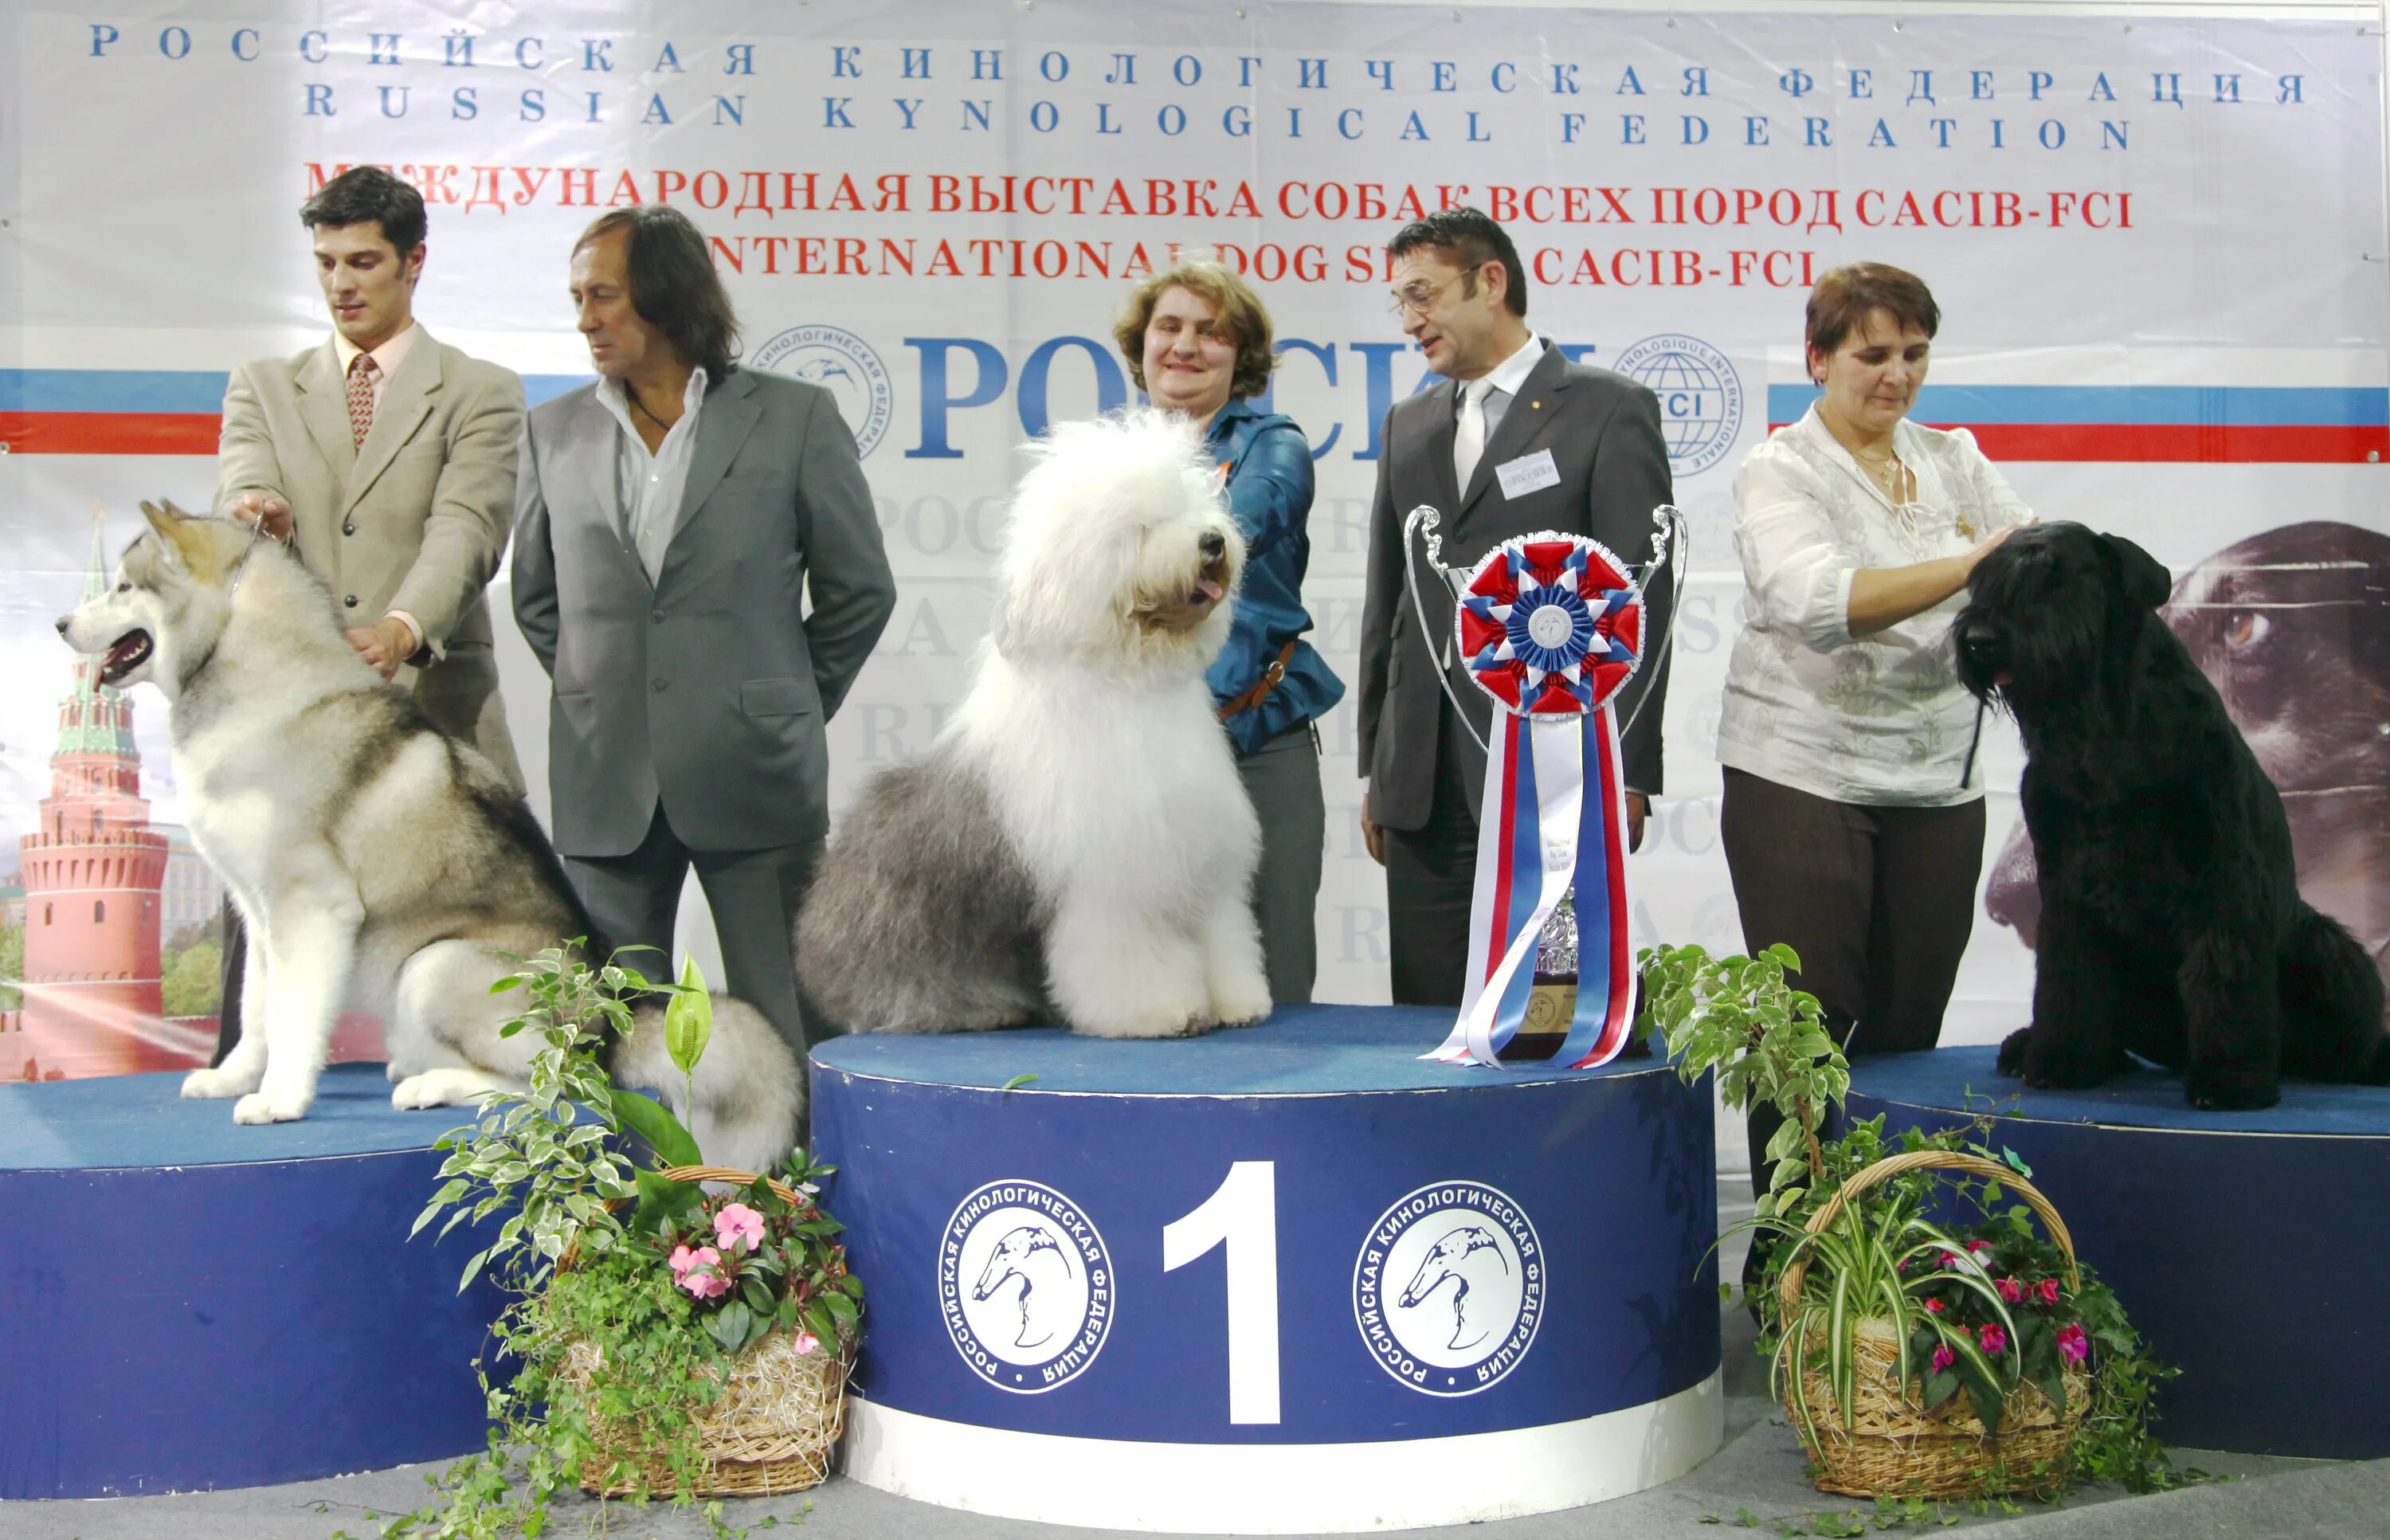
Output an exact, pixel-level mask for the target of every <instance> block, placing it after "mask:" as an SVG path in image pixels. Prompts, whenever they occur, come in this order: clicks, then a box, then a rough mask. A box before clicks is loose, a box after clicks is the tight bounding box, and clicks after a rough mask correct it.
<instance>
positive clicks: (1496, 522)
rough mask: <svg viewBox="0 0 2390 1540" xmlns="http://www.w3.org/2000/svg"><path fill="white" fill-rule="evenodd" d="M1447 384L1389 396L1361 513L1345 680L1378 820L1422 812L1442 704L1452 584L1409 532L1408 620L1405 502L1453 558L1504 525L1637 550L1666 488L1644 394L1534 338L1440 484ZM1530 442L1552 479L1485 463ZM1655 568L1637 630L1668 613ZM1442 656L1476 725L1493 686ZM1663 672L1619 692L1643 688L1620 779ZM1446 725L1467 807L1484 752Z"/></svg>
mask: <svg viewBox="0 0 2390 1540" xmlns="http://www.w3.org/2000/svg"><path fill="white" fill-rule="evenodd" d="M1457 394H1458V388H1457V387H1456V386H1455V385H1454V384H1453V383H1452V381H1450V380H1445V381H1443V382H1442V383H1440V384H1438V385H1436V386H1435V387H1434V388H1433V389H1432V390H1427V391H1420V393H1419V394H1417V395H1415V396H1411V397H1409V398H1407V399H1406V400H1403V401H1398V402H1396V403H1394V407H1393V409H1392V410H1390V411H1389V412H1388V413H1387V414H1386V423H1385V430H1384V432H1383V433H1382V434H1381V437H1380V440H1379V442H1380V443H1381V444H1382V445H1383V446H1384V449H1383V457H1382V458H1381V459H1380V460H1379V462H1378V495H1377V505H1376V507H1375V508H1374V509H1373V510H1372V511H1371V514H1370V518H1369V576H1368V598H1367V600H1366V602H1365V603H1364V606H1363V608H1362V611H1361V683H1360V688H1359V691H1358V696H1359V703H1360V708H1361V774H1363V775H1364V776H1368V777H1369V804H1370V814H1371V815H1372V817H1373V818H1374V819H1375V820H1376V821H1377V822H1378V823H1379V824H1381V825H1383V826H1384V827H1385V828H1401V829H1414V828H1422V827H1424V826H1425V825H1426V823H1427V819H1428V810H1429V806H1430V804H1431V803H1432V802H1433V801H1434V797H1435V756H1436V740H1437V737H1438V733H1439V728H1440V724H1441V722H1442V719H1443V715H1444V713H1445V712H1446V710H1448V708H1446V706H1445V704H1444V696H1443V692H1442V691H1441V690H1440V689H1438V688H1437V687H1436V669H1437V667H1438V660H1440V659H1441V658H1442V657H1443V656H1444V654H1445V650H1446V642H1447V640H1448V639H1449V637H1450V635H1451V633H1452V599H1451V597H1450V593H1451V591H1450V590H1449V589H1448V588H1446V586H1445V584H1444V582H1443V580H1442V579H1441V578H1438V577H1437V576H1435V575H1434V573H1433V571H1431V570H1430V569H1429V567H1428V564H1427V553H1426V550H1425V543H1424V542H1423V541H1420V542H1414V543H1413V549H1412V552H1411V559H1412V560H1413V561H1414V562H1416V563H1417V565H1418V569H1419V589H1420V602H1421V604H1422V605H1423V606H1424V607H1425V608H1426V610H1427V617H1428V627H1429V629H1428V633H1427V635H1425V636H1421V635H1420V628H1419V622H1418V621H1417V620H1416V619H1415V618H1414V616H1413V613H1412V610H1411V601H1410V596H1409V594H1408V592H1407V590H1406V589H1405V587H1404V584H1403V565H1402V563H1403V554H1402V553H1403V522H1404V520H1406V519H1407V518H1408V517H1409V516H1410V511H1411V509H1412V508H1414V507H1418V506H1419V505H1420V504H1421V503H1425V504H1427V505H1429V506H1430V507H1433V508H1435V509H1436V510H1438V511H1439V512H1440V513H1442V514H1443V516H1444V518H1443V520H1442V523H1441V526H1440V527H1441V530H1442V533H1443V535H1444V559H1445V562H1446V565H1447V566H1451V567H1455V568H1458V567H1465V566H1469V565H1471V564H1473V563H1474V562H1476V561H1477V560H1478V559H1479V558H1482V557H1483V556H1484V554H1485V553H1486V552H1487V551H1489V550H1491V549H1492V548H1493V547H1494V546H1495V545H1498V544H1500V543H1501V542H1502V541H1504V540H1508V539H1510V537H1512V536H1513V535H1522V534H1533V533H1536V532H1537V531H1539V530H1557V531H1559V532H1561V533H1565V534H1585V535H1590V536H1592V537H1593V538H1594V539H1596V540H1599V541H1600V542H1601V543H1602V544H1603V545H1608V546H1609V547H1610V548H1611V549H1612V550H1613V551H1615V552H1616V553H1617V554H1618V556H1619V557H1620V558H1621V559H1623V560H1625V561H1627V562H1629V563H1634V564H1638V565H1639V564H1641V563H1643V562H1646V561H1649V560H1650V559H1651V510H1652V509H1653V508H1654V507H1658V506H1659V505H1661V504H1663V503H1666V502H1671V501H1673V500H1674V497H1675V494H1674V491H1673V482H1672V481H1671V480H1670V478H1669V474H1668V446H1667V442H1666V441H1665V440H1664V438H1663V437H1662V436H1661V432H1660V403H1659V398H1658V397H1656V396H1654V395H1653V394H1652V393H1651V391H1649V390H1646V389H1645V388H1644V387H1642V386H1640V385H1638V384H1637V383H1635V381H1633V380H1631V379H1627V378H1626V377H1625V376H1624V375H1618V374H1613V373H1612V372H1611V371H1609V370H1608V369H1597V368H1594V367H1591V366H1588V365H1583V364H1572V363H1570V362H1569V361H1568V355H1567V354H1565V353H1561V351H1560V350H1559V349H1558V348H1548V349H1547V350H1546V351H1545V353H1544V356H1543V359H1542V360H1541V362H1539V363H1537V364H1536V367H1535V369H1534V371H1533V372H1532V373H1530V374H1529V375H1528V376H1527V379H1526V381H1525V383H1524V384H1523V386H1522V387H1521V389H1520V391H1519V393H1518V395H1517V396H1516V397H1515V398H1514V399H1513V400H1512V401H1511V403H1510V408H1509V410H1508V411H1507V412H1506V413H1505V415H1504V416H1503V418H1502V421H1501V425H1500V426H1499V427H1497V429H1496V430H1494V434H1493V436H1492V438H1490V439H1489V440H1488V441H1487V442H1486V444H1485V453H1484V456H1481V457H1480V458H1479V460H1478V462H1477V469H1476V471H1475V473H1474V474H1473V475H1471V477H1470V479H1469V485H1468V487H1467V488H1466V489H1465V491H1464V490H1463V489H1461V488H1458V487H1456V486H1455V485H1454V484H1453V472H1452V436H1453V429H1454V425H1455V410H1456V406H1457ZM1543 449H1548V450H1550V451H1551V452H1552V460H1553V463H1554V465H1555V467H1556V468H1558V469H1559V471H1560V474H1561V479H1560V481H1559V484H1557V485H1555V486H1548V487H1545V488H1542V489H1541V490H1539V491H1536V492H1530V493H1525V494H1522V495H1521V496H1519V497H1516V498H1510V497H1505V496H1504V495H1503V494H1502V489H1501V487H1500V485H1499V484H1498V482H1497V478H1496V475H1495V471H1496V468H1497V467H1499V466H1501V465H1504V464H1506V463H1507V462H1509V461H1511V460H1515V459H1518V458H1519V457H1521V456H1525V455H1532V454H1535V453H1536V451H1538V450H1543ZM1665 576H1666V574H1665V571H1663V572H1662V573H1661V574H1659V578H1660V579H1661V581H1652V580H1651V579H1649V578H1647V580H1646V581H1647V584H1648V586H1647V588H1646V592H1645V606H1646V609H1645V614H1644V619H1645V623H1646V634H1647V635H1649V636H1651V637H1652V638H1653V639H1654V642H1655V643H1656V640H1657V638H1659V637H1660V636H1663V635H1666V632H1667V626H1668V621H1669V614H1668V594H1667V588H1666V582H1665ZM1457 663H1458V660H1457V659H1456V666H1455V667H1454V668H1453V669H1452V671H1451V678H1452V682H1453V688H1454V690H1455V691H1456V692H1457V693H1458V695H1459V697H1460V699H1461V700H1462V701H1463V702H1465V703H1466V706H1467V710H1468V713H1469V720H1470V722H1471V724H1473V725H1475V727H1476V729H1477V732H1478V735H1479V736H1480V737H1484V736H1485V734H1486V732H1487V730H1488V726H1489V724H1490V723H1491V722H1492V719H1493V714H1494V710H1493V702H1492V701H1491V700H1489V699H1486V697H1485V694H1484V691H1482V690H1480V689H1479V688H1478V687H1476V686H1475V685H1474V684H1472V683H1471V682H1470V680H1469V678H1468V675H1467V674H1466V672H1465V671H1463V670H1462V669H1460V668H1459V667H1458V666H1457ZM1667 688H1668V681H1667V670H1666V668H1665V667H1661V668H1658V669H1651V668H1646V669H1643V670H1642V671H1640V672H1638V674H1636V676H1635V679H1634V681H1633V683H1631V684H1629V685H1628V686H1627V687H1626V689H1625V691H1624V692H1623V693H1622V694H1621V696H1620V698H1619V700H1618V707H1617V709H1618V720H1619V721H1620V723H1622V724H1624V723H1625V721H1626V719H1627V718H1628V717H1629V716H1630V715H1633V714H1634V712H1635V711H1636V707H1637V704H1638V702H1639V701H1641V700H1642V699H1643V698H1644V697H1645V695H1647V694H1649V695H1650V696H1651V706H1650V708H1649V709H1648V710H1645V711H1644V712H1643V713H1642V715H1641V717H1640V718H1639V719H1638V721H1637V722H1636V724H1635V728H1634V730H1633V731H1632V732H1630V733H1628V734H1627V735H1626V738H1625V744H1624V746H1623V747H1624V753H1625V775H1626V785H1627V786H1628V788H1629V789H1633V790H1637V791H1641V792H1645V793H1657V792H1658V791H1659V790H1660V789H1661V788H1660V778H1661V777H1660V769H1661V766H1660V717H1661V712H1662V709H1663V702H1664V699H1665V697H1666V694H1667ZM1456 737H1458V735H1456ZM1460 741H1461V743H1462V746H1463V747H1464V748H1465V749H1466V750H1467V751H1468V762H1467V764H1464V765H1463V766H1462V770H1461V779H1462V780H1463V782H1464V783H1465V784H1466V785H1467V787H1468V789H1469V813H1470V816H1471V818H1475V817H1476V816H1477V815H1478V805H1477V804H1478V802H1479V799H1480V797H1481V795H1482V792H1483V788H1484V781H1485V757H1484V754H1483V753H1481V752H1479V751H1478V750H1477V749H1476V747H1475V746H1474V745H1473V744H1469V743H1468V742H1467V741H1466V739H1465V738H1462V739H1460Z"/></svg>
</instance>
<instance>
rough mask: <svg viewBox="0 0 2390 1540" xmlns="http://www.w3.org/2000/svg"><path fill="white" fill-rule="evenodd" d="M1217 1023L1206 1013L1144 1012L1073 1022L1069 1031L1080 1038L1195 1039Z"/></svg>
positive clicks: (1075, 1020) (1183, 1011) (1179, 1011)
mask: <svg viewBox="0 0 2390 1540" xmlns="http://www.w3.org/2000/svg"><path fill="white" fill-rule="evenodd" d="M1218 1024H1219V1023H1218V1022H1216V1021H1214V1020H1213V1018H1212V1014H1211V1012H1209V1011H1203V1010H1194V1011H1187V1010H1174V1011H1166V1012H1161V1011H1144V1012H1140V1013H1138V1014H1137V1015H1135V1016H1111V1017H1105V1018H1102V1019H1100V1020H1079V1019H1073V1020H1072V1022H1071V1030H1072V1031H1073V1032H1074V1033H1078V1034H1079V1035H1080V1036H1082V1037H1126V1038H1139V1039H1142V1038H1157V1037H1198V1036H1201V1035H1202V1034H1203V1033H1207V1032H1209V1031H1211V1030H1212V1029H1213V1028H1214V1026H1217V1025H1218Z"/></svg>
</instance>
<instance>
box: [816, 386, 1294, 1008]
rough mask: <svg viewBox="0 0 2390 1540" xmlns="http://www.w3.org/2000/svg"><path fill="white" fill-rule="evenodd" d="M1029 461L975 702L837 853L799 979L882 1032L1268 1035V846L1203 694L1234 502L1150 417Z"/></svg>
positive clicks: (1165, 420) (1189, 435) (856, 818)
mask: <svg viewBox="0 0 2390 1540" xmlns="http://www.w3.org/2000/svg"><path fill="white" fill-rule="evenodd" d="M1033 448H1034V464H1033V465H1032V467H1031V468H1030V470H1029V471H1028V473H1027V475H1026V476H1025V477H1024V478H1023V479H1022V482H1021V486H1020V489H1019V492H1018V494H1017V495H1016V497H1015V499H1014V502H1013V505H1012V517H1011V525H1010V531H1009V540H1008V544H1007V545H1006V548H1005V551H1004V555H1003V558H1002V559H1001V561H1000V563H999V565H998V575H999V580H1000V584H1001V597H1000V603H999V607H998V611H997V616H996V625H995V628H994V633H993V635H991V637H990V638H989V641H988V643H987V644H986V645H985V646H984V647H983V648H982V649H981V652H980V655H979V658H978V660H977V664H976V673H975V674H974V677H973V679H972V682H971V686H970V692H969V694H968V695H966V696H965V698H964V699H963V701H962V702H961V704H960V706H959V707H958V708H957V712H956V713H955V715H954V717H953V719H952V721H951V722H950V723H949V725H948V726H947V728H946V730H945V732H944V734H943V735H942V736H941V737H940V738H939V740H938V741H937V743H936V744H935V745H934V746H932V749H931V751H929V753H928V754H926V755H925V756H924V757H923V758H921V759H920V760H919V761H916V762H914V763H912V764H906V765H904V766H901V767H899V768H898V769H896V770H893V771H891V772H888V773H887V774H885V775H882V776H880V777H879V778H877V779H875V780H874V781H872V782H871V783H870V784H869V785H867V787H866V788H865V789H864V790H863V792H862V794H861V795H860V796H859V798H858V799H857V801H856V803H855V805H854V807H853V808H852V809H851V810H850V811H849V812H848V814H847V815H846V816H845V818H844V819H843V820H842V822H841V824H840V826H839V828H838V829H837V830H836V831H834V833H833V835H832V838H831V841H830V845H829V851H828V852H827V853H826V854H825V856H824V857H823V861H822V866H821V869H820V872H819V874H818V876H817V878H816V881H815V884H814V888H813V891H812V892H811V894H810V895H809V897H808V899H807V902H806V905H805V908H804V910H803V914H802V915H801V916H800V918H799V920H798V925H797V963H798V977H799V979H800V980H801V981H802V982H803V985H804V988H805V990H806V992H807V993H808V995H810V996H811V998H812V999H813V1001H814V1003H815V1005H816V1007H817V1008H819V1009H821V1010H822V1011H823V1012H824V1013H825V1014H827V1015H828V1016H829V1018H830V1019H831V1020H836V1021H838V1022H840V1023H842V1024H843V1025H845V1026H846V1027H848V1028H850V1029H853V1030H856V1031H865V1032H944V1031H960V1030H970V1029H977V1028H986V1027H997V1026H1007V1025H1011V1024H1015V1023H1018V1022H1022V1021H1026V1020H1033V1019H1036V1018H1038V1017H1041V1016H1043V1015H1045V1014H1046V1013H1047V1012H1049V1011H1050V1012H1053V1013H1057V1014H1059V1015H1060V1018H1061V1020H1064V1021H1065V1022H1067V1023H1068V1024H1069V1025H1070V1026H1071V1027H1072V1028H1073V1029H1074V1030H1076V1031H1079V1032H1083V1033H1091V1034H1095V1035H1099V1036H1105V1037H1170V1036H1180V1035H1185V1034H1188V1033H1198V1032H1201V1031H1203V1030H1205V1029H1207V1028H1209V1027H1212V1026H1214V1025H1223V1024H1225V1025H1244V1024H1248V1023H1251V1022H1253V1021H1256V1020H1260V1019H1261V1018H1262V1017H1264V1016H1266V1015H1267V1014H1268V1012H1269V1008H1270V999H1269V984H1268V982H1267V980H1266V977H1265V976H1264V974H1263V970H1262V956H1261V945H1260V941H1259V938H1258V936H1257V935H1256V933H1255V930H1254V927H1253V911H1252V908H1251V902H1250V890H1251V887H1252V883H1253V867H1254V864H1255V861H1256V860H1257V858H1258V855H1259V851H1260V829H1259V826H1258V824H1257V822H1256V821H1255V819H1254V816H1253V807H1252V805H1251V804H1250V803H1249V802H1247V801H1246V799H1245V794H1244V789H1243V786H1242V784H1241V783H1240V780H1239V779H1238V776H1237V770H1236V764H1235V760H1234V758H1233V756H1232V754H1231V752H1230V750H1229V746H1228V741H1227V736H1226V734H1225V733H1224V732H1223V731H1222V729H1221V726H1220V724H1219V722H1218V720H1217V718H1216V717H1215V716H1214V712H1213V706H1212V698H1211V694H1210V691H1209V690H1208V689H1206V688H1205V687H1204V683H1203V671H1204V670H1205V669H1206V668H1207V667H1208V666H1209V665H1210V663H1211V661H1212V659H1213V658H1214V656H1215V655H1216V654H1217V653H1218V651H1219V649H1220V647H1221V644H1222V643H1223V642H1224V641H1226V640H1227V635H1228V624H1229V614H1230V609H1231V606H1232V604H1233V602H1234V600H1233V597H1232V590H1233V589H1234V587H1235V584H1236V581H1237V578H1238V576H1239V574H1240V571H1241V570H1242V566H1243V561H1244V547H1243V542H1242V541H1241V540H1240V538H1239V535H1238V533H1237V527H1236V524H1235V522H1234V520H1231V519H1230V517H1229V516H1228V512H1227V507H1226V505H1225V504H1224V503H1223V501H1222V499H1221V496H1220V494H1219V490H1218V477H1217V476H1216V474H1215V473H1214V471H1213V469H1212V468H1210V467H1209V466H1207V465H1206V464H1205V463H1204V461H1203V457H1202V454H1201V441H1200V439H1199V438H1198V436H1197V434H1196V432H1195V430H1194V429H1193V427H1192V426H1191V425H1189V423H1188V422H1186V421H1185V420H1184V419H1182V418H1177V417H1169V416H1166V415H1164V414H1162V413H1157V412H1150V411H1147V412H1135V413H1128V414H1124V415H1121V416H1116V417H1107V418H1103V419H1100V420H1098V421H1093V422H1080V423H1069V424H1064V425H1062V426H1060V427H1058V428H1056V429H1055V430H1053V432H1052V433H1051V434H1050V435H1049V436H1048V437H1047V439H1046V440H1045V441H1043V442H1042V443H1038V444H1037V445H1034V446H1033Z"/></svg>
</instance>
